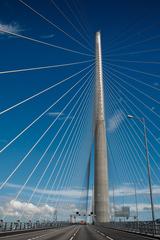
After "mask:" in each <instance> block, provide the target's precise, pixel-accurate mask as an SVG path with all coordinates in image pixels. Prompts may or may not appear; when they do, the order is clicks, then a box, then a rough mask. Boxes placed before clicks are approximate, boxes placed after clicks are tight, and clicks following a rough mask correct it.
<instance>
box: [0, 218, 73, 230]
mask: <svg viewBox="0 0 160 240" xmlns="http://www.w3.org/2000/svg"><path fill="white" fill-rule="evenodd" d="M69 225H70V223H68V222H58V221H57V222H39V221H37V222H31V221H29V222H20V221H16V222H4V221H2V220H1V221H0V232H10V231H25V230H28V231H29V230H40V229H49V228H59V227H64V226H69Z"/></svg>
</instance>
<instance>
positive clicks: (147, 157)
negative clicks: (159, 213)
mask: <svg viewBox="0 0 160 240" xmlns="http://www.w3.org/2000/svg"><path fill="white" fill-rule="evenodd" d="M127 117H128V118H130V119H136V120H139V121H140V122H141V123H142V124H143V130H144V144H145V152H146V160H147V173H148V183H149V193H150V202H151V211H152V221H153V224H155V215H154V204H153V191H152V181H151V167H150V160H149V151H148V142H147V129H146V123H145V119H144V118H139V117H136V116H133V115H127ZM154 230H155V229H154Z"/></svg>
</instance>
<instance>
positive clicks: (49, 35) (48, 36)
mask: <svg viewBox="0 0 160 240" xmlns="http://www.w3.org/2000/svg"><path fill="white" fill-rule="evenodd" d="M54 36H55V34H48V35H43V36H41V38H43V39H50V38H53V37H54Z"/></svg>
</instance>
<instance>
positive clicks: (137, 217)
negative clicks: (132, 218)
mask: <svg viewBox="0 0 160 240" xmlns="http://www.w3.org/2000/svg"><path fill="white" fill-rule="evenodd" d="M134 191H135V203H136V220H137V223H138V225H139V214H138V201H137V187H136V183H134Z"/></svg>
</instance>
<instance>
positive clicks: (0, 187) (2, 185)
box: [0, 69, 92, 190]
mask: <svg viewBox="0 0 160 240" xmlns="http://www.w3.org/2000/svg"><path fill="white" fill-rule="evenodd" d="M91 70H92V69H91ZM91 70H90V71H91ZM90 71H89V72H90ZM87 74H88V73H87ZM87 74H86V75H87ZM86 75H85V76H86ZM85 76H84V77H85ZM84 77H83V78H81V79H80V80H79V81H78V82H77V83H76V84H75V85H74V86H73V87H72V88H71V89H73V88H74V87H75V86H76V85H77V84H78V83H79V82H81V81H82V80H83V79H84ZM71 89H70V90H71ZM74 96H76V94H75V95H74ZM72 100H73V99H72V98H71V100H70V101H69V103H68V104H67V105H66V106H65V108H64V109H63V111H64V110H65V109H66V108H67V106H68V105H69V104H70V102H71V101H72ZM58 116H60V115H58ZM58 116H57V117H58ZM57 119H58V118H56V119H55V120H57ZM52 125H53V123H52V124H51V125H50V126H49V128H48V129H47V130H46V131H45V132H44V133H43V134H42V135H41V137H40V138H39V139H38V141H37V142H36V143H35V144H34V145H33V146H32V148H31V149H30V150H29V151H28V153H27V154H26V155H25V156H24V157H23V159H22V160H21V161H20V163H19V164H18V165H17V166H16V168H15V169H14V170H13V171H12V173H11V174H10V175H9V176H8V177H7V178H6V180H5V181H4V182H3V183H2V184H1V186H0V190H1V189H2V188H3V187H4V186H5V184H6V183H7V182H8V181H9V179H10V178H11V177H12V176H13V174H14V173H15V172H16V171H17V170H18V169H19V167H20V166H21V165H22V163H23V162H24V161H25V159H26V158H27V157H28V156H29V154H30V153H31V152H32V151H33V149H34V148H35V147H36V146H37V144H38V143H39V142H40V141H41V139H42V138H43V137H44V136H45V134H46V133H47V132H48V130H49V129H50V128H51V126H52Z"/></svg>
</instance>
